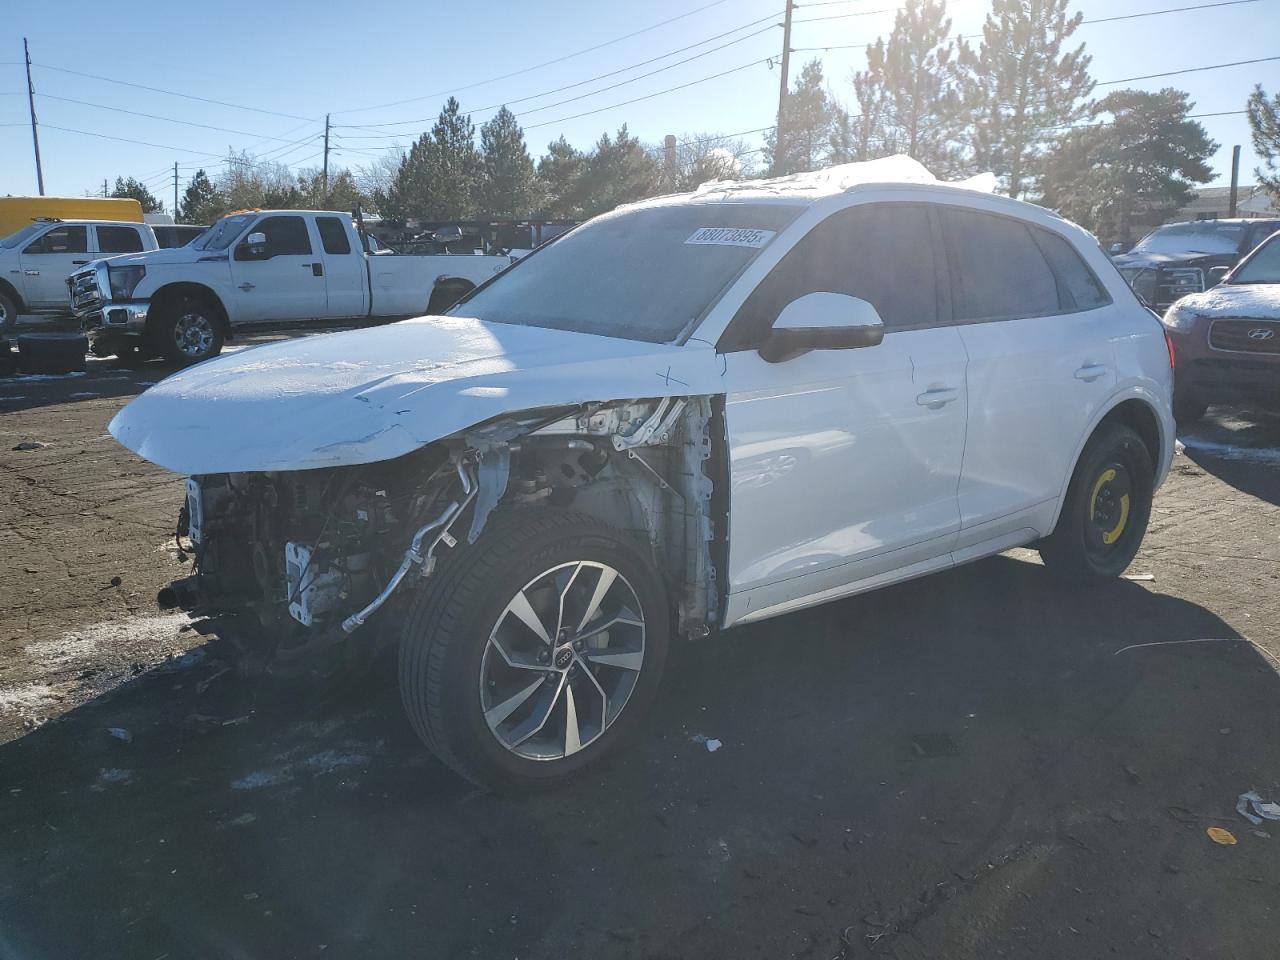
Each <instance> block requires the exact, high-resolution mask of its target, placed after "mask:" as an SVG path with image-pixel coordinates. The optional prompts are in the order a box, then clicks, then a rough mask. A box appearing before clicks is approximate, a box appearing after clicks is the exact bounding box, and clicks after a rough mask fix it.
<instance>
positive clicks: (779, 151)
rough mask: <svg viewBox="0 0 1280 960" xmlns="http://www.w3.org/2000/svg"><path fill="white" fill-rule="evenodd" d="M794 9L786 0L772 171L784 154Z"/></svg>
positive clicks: (788, 0)
mask: <svg viewBox="0 0 1280 960" xmlns="http://www.w3.org/2000/svg"><path fill="white" fill-rule="evenodd" d="M794 9H795V2H794V0H787V13H786V17H785V19H784V20H783V23H782V78H781V80H780V82H779V84H778V125H777V126H776V127H775V128H774V131H773V171H774V173H775V174H777V173H778V172H779V171H778V167H779V165H780V164H781V163H782V158H783V156H784V155H785V150H786V147H785V139H784V131H783V118H784V116H785V111H786V106H787V70H788V68H789V67H790V66H791V12H792V11H793V10H794Z"/></svg>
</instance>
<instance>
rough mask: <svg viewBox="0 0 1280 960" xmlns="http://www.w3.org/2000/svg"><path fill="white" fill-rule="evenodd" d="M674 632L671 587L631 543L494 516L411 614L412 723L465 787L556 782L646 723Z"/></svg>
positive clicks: (408, 701) (590, 523) (559, 524)
mask: <svg viewBox="0 0 1280 960" xmlns="http://www.w3.org/2000/svg"><path fill="white" fill-rule="evenodd" d="M668 622H669V617H668V610H667V604H666V593H665V590H664V589H663V586H662V581H661V580H660V579H659V577H658V575H657V574H656V572H655V571H654V569H653V566H652V564H651V563H650V562H649V560H648V559H647V558H646V557H645V555H644V554H643V553H642V552H641V551H640V549H639V548H638V547H637V546H636V545H635V544H634V542H633V541H632V540H631V538H630V537H629V536H628V535H627V534H625V533H623V532H622V531H619V530H617V529H615V528H613V527H610V526H608V525H607V524H604V523H601V522H600V521H598V520H594V519H592V518H590V517H587V516H584V515H581V514H574V513H568V512H564V511H560V510H554V509H550V508H548V509H546V510H539V511H528V512H515V513H512V514H509V515H507V516H506V517H494V518H493V519H492V520H491V521H490V523H489V526H488V527H487V528H486V530H485V533H484V536H483V537H482V538H481V539H480V540H479V541H478V542H477V543H476V544H475V546H473V547H471V548H468V549H467V550H466V552H465V553H462V554H460V555H459V556H458V557H457V558H456V559H455V560H454V562H451V563H449V564H447V565H446V567H445V568H444V569H443V570H442V571H441V572H440V574H439V576H438V577H437V578H433V580H432V581H428V585H427V588H426V589H425V590H423V592H422V593H421V594H420V595H419V596H418V597H417V598H416V600H415V602H414V605H413V609H412V611H411V614H410V616H409V619H408V622H407V624H406V626H405V631H404V635H403V637H402V639H401V642H400V691H401V696H402V699H403V702H404V707H405V711H406V713H407V714H408V716H409V719H410V721H411V722H412V724H413V726H414V729H415V730H416V731H417V733H418V735H419V736H420V737H421V738H422V740H423V741H424V742H425V743H426V745H427V746H428V747H429V748H430V749H431V751H432V752H433V753H435V754H436V755H437V756H438V757H439V758H440V759H441V760H443V761H444V762H445V763H447V764H448V765H449V766H451V767H453V768H454V769H455V770H456V771H458V772H459V773H461V774H462V775H463V776H464V777H466V778H468V779H469V780H472V781H474V782H476V783H479V784H482V785H485V786H488V787H493V788H498V789H510V788H527V787H537V786H548V785H551V784H554V783H557V782H559V781H561V780H563V779H565V778H566V777H568V776H570V775H572V774H574V773H576V772H577V771H579V770H581V769H582V768H583V767H585V766H586V765H588V764H589V763H591V762H593V761H594V760H596V759H597V758H599V757H600V756H602V755H603V754H605V753H608V752H610V751H611V750H613V749H614V748H615V746H617V745H618V744H619V743H620V742H621V741H622V740H623V739H624V738H625V736H626V735H627V733H628V732H629V731H630V730H631V729H633V728H634V727H635V725H636V724H637V723H638V722H639V721H640V719H641V718H642V717H643V715H644V713H645V712H646V710H647V709H648V707H649V706H650V704H651V703H652V700H653V697H654V695H655V693H656V692H657V688H658V681H659V678H660V677H661V674H662V668H663V664H664V662H665V660H666V653H667V640H668V629H669V628H668Z"/></svg>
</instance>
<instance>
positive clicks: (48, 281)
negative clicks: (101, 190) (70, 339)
mask: <svg viewBox="0 0 1280 960" xmlns="http://www.w3.org/2000/svg"><path fill="white" fill-rule="evenodd" d="M160 246H161V244H160V243H159V242H158V240H157V238H156V234H155V231H154V230H153V229H152V228H151V225H150V224H147V223H124V222H117V221H111V220H55V219H45V220H33V221H32V222H31V223H29V224H27V225H26V226H25V227H23V228H22V229H21V230H18V231H17V232H16V233H11V234H10V235H9V236H7V237H3V238H0V330H5V329H9V328H12V327H13V325H14V324H15V323H16V322H17V319H18V314H20V313H66V312H67V311H68V309H70V307H71V300H70V298H69V296H68V293H67V277H69V276H70V275H71V274H72V273H74V272H75V271H77V270H79V269H80V268H81V267H83V266H85V265H86V264H88V263H90V262H92V261H94V260H98V259H100V258H102V257H114V256H118V255H120V254H125V253H142V252H145V251H149V250H156V249H159V247H160Z"/></svg>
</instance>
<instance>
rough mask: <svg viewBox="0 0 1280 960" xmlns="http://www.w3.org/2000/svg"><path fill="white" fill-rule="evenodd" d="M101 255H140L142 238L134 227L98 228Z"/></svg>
mask: <svg viewBox="0 0 1280 960" xmlns="http://www.w3.org/2000/svg"><path fill="white" fill-rule="evenodd" d="M97 229H98V252H99V253H138V252H140V251H141V250H142V237H141V236H139V235H138V231H137V230H135V229H134V228H133V227H101V226H100V227H98V228H97Z"/></svg>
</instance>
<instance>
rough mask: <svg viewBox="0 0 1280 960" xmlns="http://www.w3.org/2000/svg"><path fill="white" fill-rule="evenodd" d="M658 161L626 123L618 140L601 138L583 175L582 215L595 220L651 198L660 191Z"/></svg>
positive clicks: (607, 136) (587, 160)
mask: <svg viewBox="0 0 1280 960" xmlns="http://www.w3.org/2000/svg"><path fill="white" fill-rule="evenodd" d="M659 173H660V171H659V170H658V164H657V161H655V160H654V159H653V156H652V154H650V153H649V151H648V150H646V149H645V148H644V146H643V145H642V144H641V143H640V140H639V139H638V138H637V137H633V136H631V134H629V133H628V132H627V125H626V124H625V123H624V124H623V125H622V126H621V127H620V128H619V129H618V135H617V136H616V137H610V136H609V134H607V133H605V134H602V135H601V137H600V139H599V140H597V141H596V146H595V149H594V150H592V151H591V153H590V154H588V155H587V157H586V160H585V162H584V165H583V171H582V177H581V181H582V206H583V211H582V212H583V214H584V215H586V216H588V217H593V216H595V215H596V214H597V213H604V212H605V211H608V210H612V209H613V208H614V207H616V206H618V205H620V204H623V203H632V202H634V201H636V200H642V199H644V198H645V197H647V196H652V195H653V193H654V192H655V191H656V190H657V187H658V181H659Z"/></svg>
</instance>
